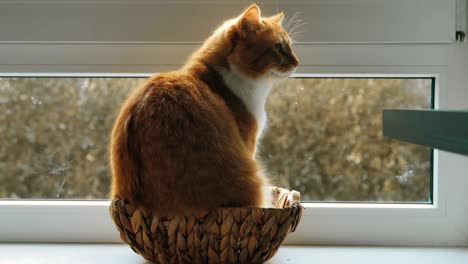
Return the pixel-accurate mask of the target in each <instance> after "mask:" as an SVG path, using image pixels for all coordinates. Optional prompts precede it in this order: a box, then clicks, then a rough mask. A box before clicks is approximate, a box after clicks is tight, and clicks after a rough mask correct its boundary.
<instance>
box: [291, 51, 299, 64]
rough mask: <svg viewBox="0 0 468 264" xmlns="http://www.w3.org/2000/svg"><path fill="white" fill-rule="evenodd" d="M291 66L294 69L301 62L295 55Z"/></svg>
mask: <svg viewBox="0 0 468 264" xmlns="http://www.w3.org/2000/svg"><path fill="white" fill-rule="evenodd" d="M291 64H292V65H293V66H294V67H297V65H299V60H298V59H297V58H296V56H294V54H293V55H292V58H291Z"/></svg>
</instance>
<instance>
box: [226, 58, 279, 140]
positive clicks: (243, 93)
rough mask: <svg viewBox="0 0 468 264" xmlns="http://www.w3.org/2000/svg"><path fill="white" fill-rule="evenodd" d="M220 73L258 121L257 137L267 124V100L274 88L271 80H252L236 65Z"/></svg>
mask: <svg viewBox="0 0 468 264" xmlns="http://www.w3.org/2000/svg"><path fill="white" fill-rule="evenodd" d="M219 73H220V74H221V76H222V77H223V79H224V82H225V83H226V85H227V86H228V87H229V89H231V91H232V92H233V93H234V94H235V95H236V96H237V97H239V98H240V99H241V100H242V102H243V103H244V104H245V106H246V107H247V110H248V111H249V112H250V113H251V114H252V115H253V116H254V118H255V120H256V121H257V123H258V132H257V139H258V138H259V137H260V136H261V134H262V131H263V129H264V128H265V125H266V112H265V102H266V99H267V96H268V94H269V93H270V90H271V88H272V84H271V82H269V81H267V80H264V79H259V80H252V79H249V78H247V77H245V76H243V74H242V73H240V72H239V70H237V69H236V67H235V66H232V67H231V70H230V71H228V70H225V69H219Z"/></svg>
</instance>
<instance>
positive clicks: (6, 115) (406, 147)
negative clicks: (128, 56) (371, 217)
mask: <svg viewBox="0 0 468 264" xmlns="http://www.w3.org/2000/svg"><path fill="white" fill-rule="evenodd" d="M145 80H146V79H145V78H95V77H94V78H64V77H61V78H30V77H28V78H11V77H8V78H0V124H1V126H0V138H1V139H2V143H1V144H0V198H59V199H102V198H107V196H108V192H109V186H110V177H109V170H108V162H107V147H108V137H109V134H110V129H111V127H112V123H113V121H114V118H115V115H116V114H117V111H118V110H119V107H120V105H121V103H122V102H123V100H124V99H125V98H126V96H127V95H128V93H129V92H130V91H131V90H132V89H133V88H134V87H137V86H138V85H140V84H142V83H143V82H144V81H145ZM431 86H432V80H431V79H336V78H335V79H330V78H301V79H289V80H287V81H285V82H283V83H282V84H280V85H278V86H277V87H275V88H274V90H273V92H272V94H271V95H270V97H269V99H268V103H267V113H268V128H267V129H266V131H265V134H264V136H263V138H262V140H261V143H260V146H259V153H258V157H257V158H258V159H259V160H261V162H262V163H263V164H264V166H265V168H266V171H267V172H268V174H269V175H270V177H271V178H272V179H273V182H274V183H276V184H277V185H279V186H284V187H288V188H294V189H296V190H299V191H301V193H302V195H303V198H304V200H310V201H378V202H392V201H398V202H427V201H429V198H430V180H431V177H430V168H431V151H430V150H429V149H428V148H424V147H419V146H416V145H412V144H407V143H400V142H398V141H395V140H390V139H386V138H382V132H381V110H382V109H384V108H430V107H431V99H432V92H431V90H432V89H431Z"/></svg>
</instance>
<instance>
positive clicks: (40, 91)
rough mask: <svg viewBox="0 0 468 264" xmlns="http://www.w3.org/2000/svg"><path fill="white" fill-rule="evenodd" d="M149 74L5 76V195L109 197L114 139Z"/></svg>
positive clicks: (0, 131) (1, 117)
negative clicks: (124, 107)
mask: <svg viewBox="0 0 468 264" xmlns="http://www.w3.org/2000/svg"><path fill="white" fill-rule="evenodd" d="M144 81H145V79H143V78H2V79H0V124H1V126H0V138H1V139H2V142H1V144H0V197H3V198H60V199H66V198H76V199H93V198H107V197H108V193H109V189H110V188H109V187H110V177H109V170H108V161H107V147H108V146H107V145H108V142H109V134H110V129H111V127H112V124H113V121H114V118H115V116H116V114H117V111H118V110H119V108H120V105H121V104H122V102H123V100H124V98H126V96H127V95H128V93H129V92H130V90H131V89H132V88H134V87H136V86H138V85H139V84H140V83H142V82H144Z"/></svg>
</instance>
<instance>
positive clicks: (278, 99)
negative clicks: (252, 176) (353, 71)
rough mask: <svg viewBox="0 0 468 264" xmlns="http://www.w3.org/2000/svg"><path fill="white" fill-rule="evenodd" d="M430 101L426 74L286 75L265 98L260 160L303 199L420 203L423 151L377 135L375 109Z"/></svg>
mask: <svg viewBox="0 0 468 264" xmlns="http://www.w3.org/2000/svg"><path fill="white" fill-rule="evenodd" d="M430 100H431V80H423V79H418V80H416V79H406V80H402V79H336V78H335V79H293V80H288V81H287V82H285V83H282V84H280V85H278V86H277V87H275V89H274V91H273V92H272V93H271V95H270V97H269V98H268V102H267V106H266V111H267V114H268V128H267V131H266V132H265V133H264V136H263V138H262V142H261V144H260V151H259V152H260V153H259V159H260V160H261V161H262V162H263V164H264V166H265V167H266V168H267V169H266V171H267V173H268V174H269V175H270V178H272V179H273V181H274V183H276V184H277V185H280V186H285V187H288V188H292V189H295V190H298V191H300V192H301V193H302V196H303V197H302V198H303V200H314V201H382V202H390V201H401V202H416V201H420V202H427V201H428V200H429V197H430V196H429V190H430V165H431V163H430V150H429V149H428V148H426V147H421V146H417V145H413V144H407V143H400V142H398V141H396V140H391V139H388V138H383V136H382V109H385V108H413V109H417V108H430V107H431V101H430Z"/></svg>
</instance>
